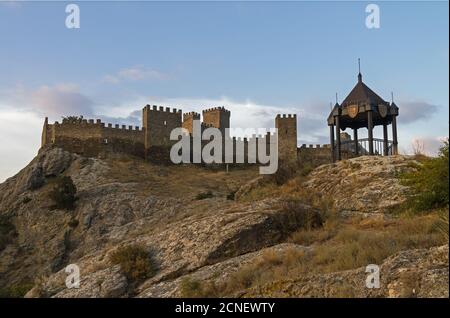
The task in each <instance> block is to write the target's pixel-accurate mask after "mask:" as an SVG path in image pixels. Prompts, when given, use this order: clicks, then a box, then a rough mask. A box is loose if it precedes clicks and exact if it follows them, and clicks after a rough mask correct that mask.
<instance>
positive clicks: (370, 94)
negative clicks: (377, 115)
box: [341, 73, 388, 107]
mask: <svg viewBox="0 0 450 318" xmlns="http://www.w3.org/2000/svg"><path fill="white" fill-rule="evenodd" d="M366 103H367V104H372V105H379V104H388V103H387V102H386V101H385V100H384V99H382V98H381V97H380V96H378V95H377V93H375V92H374V91H373V90H371V89H370V88H369V86H367V85H366V84H364V83H363V81H362V75H361V73H359V74H358V83H356V85H355V87H353V89H352V90H351V92H350V93H349V94H348V95H347V97H346V98H345V99H344V101H343V102H342V103H341V106H342V107H345V106H348V105H351V104H366Z"/></svg>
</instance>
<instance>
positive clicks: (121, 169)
mask: <svg viewBox="0 0 450 318" xmlns="http://www.w3.org/2000/svg"><path fill="white" fill-rule="evenodd" d="M108 166H109V167H110V170H109V171H108V175H109V177H111V178H112V179H115V180H117V181H118V182H123V183H128V182H129V183H134V182H136V183H139V191H140V192H141V193H142V194H143V195H149V194H153V195H160V196H168V197H173V195H174V194H177V196H178V197H190V198H194V197H195V195H196V194H197V193H198V192H199V191H200V192H207V191H212V192H214V193H219V194H220V195H221V196H223V197H226V196H227V195H228V194H229V193H230V189H237V188H239V186H241V185H243V184H245V183H246V182H248V181H250V180H251V179H253V178H255V177H256V176H257V175H258V170H257V167H247V168H246V169H233V168H230V169H229V172H228V173H227V172H226V171H225V168H224V169H222V170H218V171H212V170H210V169H207V168H203V167H201V166H199V165H194V164H185V165H172V166H167V167H165V166H158V165H154V164H152V163H149V162H145V161H144V160H139V159H132V158H127V159H122V160H110V161H108Z"/></svg>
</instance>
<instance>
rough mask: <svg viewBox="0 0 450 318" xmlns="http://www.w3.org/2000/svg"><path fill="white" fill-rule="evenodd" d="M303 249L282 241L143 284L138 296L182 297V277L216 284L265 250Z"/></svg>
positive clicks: (253, 260)
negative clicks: (194, 269) (159, 280)
mask: <svg viewBox="0 0 450 318" xmlns="http://www.w3.org/2000/svg"><path fill="white" fill-rule="evenodd" d="M292 249H294V250H297V251H305V250H309V248H308V247H304V246H300V245H297V244H292V243H282V244H278V245H274V246H271V247H267V248H263V249H260V250H258V251H256V252H251V253H247V254H243V255H240V256H236V257H232V258H229V259H227V260H224V261H222V262H219V263H215V264H213V265H207V266H203V267H201V268H199V269H198V270H196V271H194V272H192V273H189V274H186V275H182V276H180V277H177V278H175V279H172V280H166V281H161V282H160V283H157V284H153V285H151V286H150V287H147V286H145V285H143V286H142V287H141V288H140V293H139V294H138V297H183V296H185V295H183V294H182V293H181V290H180V285H181V283H182V281H183V280H184V279H191V280H197V281H205V280H211V279H212V280H214V281H215V282H216V283H217V284H220V283H222V282H224V281H226V280H227V279H228V278H229V277H230V275H231V274H233V273H235V272H236V271H237V270H239V269H240V268H241V267H242V266H245V265H247V264H251V263H253V262H255V261H256V260H257V259H259V258H261V256H262V255H263V254H264V253H266V252H275V253H283V252H284V251H286V250H292Z"/></svg>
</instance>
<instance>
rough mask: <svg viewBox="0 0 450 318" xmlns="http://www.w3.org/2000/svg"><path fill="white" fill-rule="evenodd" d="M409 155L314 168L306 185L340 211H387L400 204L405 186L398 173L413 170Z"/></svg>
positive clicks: (352, 160) (354, 159)
mask: <svg viewBox="0 0 450 318" xmlns="http://www.w3.org/2000/svg"><path fill="white" fill-rule="evenodd" d="M414 162H415V161H414V160H413V159H412V158H411V157H408V156H401V155H398V156H388V157H382V156H362V157H357V158H353V159H349V160H343V161H339V162H337V163H333V164H326V165H322V166H320V167H318V168H316V169H315V170H313V171H312V172H311V173H310V175H309V176H308V179H309V180H308V181H307V182H306V183H305V186H306V187H307V188H310V189H311V190H314V191H318V192H320V193H321V194H322V195H326V196H330V197H331V198H333V200H334V203H335V206H336V208H337V209H338V210H339V211H341V213H343V214H348V215H353V214H366V215H370V214H374V213H381V212H386V211H387V210H388V209H389V208H392V207H393V206H396V205H398V204H400V203H402V202H403V201H404V200H405V198H406V194H407V190H408V188H407V187H405V186H402V185H401V184H400V183H399V180H398V175H399V173H402V172H405V171H408V170H411V169H412V167H411V166H412V163H414Z"/></svg>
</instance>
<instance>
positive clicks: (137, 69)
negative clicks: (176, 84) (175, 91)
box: [103, 65, 170, 84]
mask: <svg viewBox="0 0 450 318" xmlns="http://www.w3.org/2000/svg"><path fill="white" fill-rule="evenodd" d="M167 79H170V76H169V75H168V74H165V73H162V72H160V71H157V70H153V69H148V68H145V67H144V66H142V65H137V66H133V67H129V68H124V69H121V70H119V71H118V72H117V73H116V74H113V75H111V74H108V75H105V76H104V77H103V82H107V83H111V84H118V83H121V82H124V81H133V82H136V81H144V80H167Z"/></svg>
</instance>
